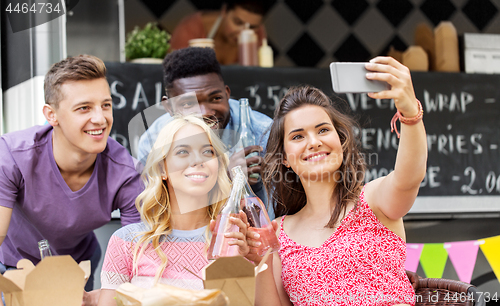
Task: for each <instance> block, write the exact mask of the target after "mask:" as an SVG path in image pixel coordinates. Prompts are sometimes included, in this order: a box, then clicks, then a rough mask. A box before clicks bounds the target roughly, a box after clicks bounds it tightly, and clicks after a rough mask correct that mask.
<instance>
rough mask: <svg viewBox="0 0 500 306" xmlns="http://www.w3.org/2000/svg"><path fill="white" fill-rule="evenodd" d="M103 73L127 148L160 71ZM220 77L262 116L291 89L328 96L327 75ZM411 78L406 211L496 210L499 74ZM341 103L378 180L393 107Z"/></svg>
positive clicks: (353, 97) (391, 151)
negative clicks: (416, 105) (412, 130)
mask: <svg viewBox="0 0 500 306" xmlns="http://www.w3.org/2000/svg"><path fill="white" fill-rule="evenodd" d="M107 68H108V81H109V83H110V88H111V92H112V96H113V103H114V110H113V111H114V120H115V121H114V125H113V131H112V136H113V137H114V138H115V139H117V140H118V141H119V142H120V143H122V144H123V145H124V146H126V147H128V148H129V149H131V148H133V147H134V144H135V145H136V143H137V141H138V135H140V134H141V133H142V132H141V131H135V132H134V134H135V136H130V137H129V133H128V126H129V122H130V121H131V120H132V118H134V116H136V117H135V120H137V119H138V118H140V114H139V113H140V112H141V110H144V109H146V108H148V110H147V113H148V114H152V113H154V115H153V118H154V117H155V116H156V117H158V116H160V115H161V114H163V113H164V110H163V109H162V107H161V105H160V104H159V101H160V100H161V96H162V95H163V94H164V92H163V85H162V68H161V65H140V64H128V63H126V64H120V63H107ZM222 72H223V77H224V80H225V81H226V84H227V85H229V87H230V88H231V96H232V97H233V98H235V99H239V98H242V97H247V98H249V101H250V105H251V107H252V108H253V109H255V110H258V111H260V112H262V113H265V114H267V115H269V116H270V117H273V112H274V109H275V107H276V105H277V104H278V103H279V101H280V99H281V97H282V96H283V95H284V94H285V93H286V91H287V90H288V88H289V87H291V86H295V85H300V84H310V85H313V86H316V87H318V88H321V89H322V90H323V91H325V93H326V94H327V95H330V96H334V93H333V90H332V86H331V78H330V74H329V70H328V69H314V68H271V69H269V68H256V67H255V68H250V67H238V66H224V67H223V70H222ZM412 79H413V84H414V87H415V93H416V95H417V98H418V99H419V100H420V101H421V102H422V105H423V108H424V124H425V127H426V131H427V141H428V148H429V158H428V165H427V175H426V177H425V180H424V181H423V182H422V185H421V189H420V193H419V197H418V199H417V202H416V203H415V205H414V208H413V209H412V212H414V213H429V212H434V213H439V212H443V213H450V212H452V213H464V212H465V213H466V212H500V148H499V146H500V90H499V88H500V75H482V74H463V73H412ZM341 98H342V99H343V101H340V102H337V103H339V107H340V108H342V109H344V110H346V111H348V112H350V113H351V114H352V115H353V116H355V117H356V118H357V119H358V120H359V122H360V124H361V129H360V130H359V131H358V132H359V133H360V136H361V144H362V147H363V150H364V152H365V159H366V161H367V162H368V163H369V164H370V168H369V171H368V172H367V178H368V179H369V180H371V179H374V178H377V177H380V176H383V175H386V174H387V173H389V172H390V171H391V170H392V169H393V167H394V162H395V157H396V149H397V145H398V139H397V136H396V134H395V133H391V132H390V126H389V123H390V120H391V118H392V116H393V115H394V113H395V111H396V110H395V108H394V104H393V103H391V102H392V101H390V100H374V99H371V98H369V97H368V96H367V95H366V94H347V95H342V96H341ZM335 100H336V101H338V99H335ZM145 113H146V112H145ZM142 118H143V119H144V116H143V117H142ZM148 118H150V117H148ZM148 122H149V120H148ZM143 129H144V128H143ZM131 143H132V145H131ZM132 154H134V150H133V149H132Z"/></svg>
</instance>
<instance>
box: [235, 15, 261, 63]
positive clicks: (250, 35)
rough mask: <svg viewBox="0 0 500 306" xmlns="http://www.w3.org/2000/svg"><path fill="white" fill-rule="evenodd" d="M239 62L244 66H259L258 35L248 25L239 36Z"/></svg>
mask: <svg viewBox="0 0 500 306" xmlns="http://www.w3.org/2000/svg"><path fill="white" fill-rule="evenodd" d="M238 61H239V64H240V65H242V66H257V65H258V64H259V58H258V54H257V35H256V34H255V32H254V31H253V30H252V29H250V25H249V24H248V23H247V24H245V29H244V30H242V31H241V32H240V34H239V35H238Z"/></svg>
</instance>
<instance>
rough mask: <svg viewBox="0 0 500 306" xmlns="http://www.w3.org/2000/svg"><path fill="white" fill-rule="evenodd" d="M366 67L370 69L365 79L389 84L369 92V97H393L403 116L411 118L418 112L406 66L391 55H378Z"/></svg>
mask: <svg viewBox="0 0 500 306" xmlns="http://www.w3.org/2000/svg"><path fill="white" fill-rule="evenodd" d="M366 69H367V70H369V71H371V72H369V73H367V74H366V78H367V79H369V80H378V81H385V82H387V83H388V84H389V85H390V86H391V89H389V90H384V91H381V92H377V93H369V94H368V96H369V97H370V98H372V99H394V103H395V105H396V108H397V109H398V110H399V111H400V112H401V113H402V114H403V116H405V117H408V118H411V117H414V116H416V115H417V114H418V112H419V109H418V102H417V98H416V97H415V91H414V89H413V84H412V81H411V74H410V70H409V69H408V67H406V66H404V65H403V64H401V63H399V62H398V61H397V60H395V59H394V58H392V57H384V56H379V57H376V58H374V59H372V60H370V62H369V63H368V64H366Z"/></svg>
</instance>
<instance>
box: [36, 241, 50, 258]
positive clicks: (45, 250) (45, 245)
mask: <svg viewBox="0 0 500 306" xmlns="http://www.w3.org/2000/svg"><path fill="white" fill-rule="evenodd" d="M38 249H39V250H40V260H42V259H44V258H45V257H48V256H52V252H51V251H50V248H49V242H48V241H47V240H46V239H43V240H40V241H38Z"/></svg>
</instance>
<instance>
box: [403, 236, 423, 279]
mask: <svg viewBox="0 0 500 306" xmlns="http://www.w3.org/2000/svg"><path fill="white" fill-rule="evenodd" d="M423 247H424V244H423V243H407V244H406V263H405V269H406V270H408V271H411V272H417V268H418V262H419V261H420V254H421V253H422V249H423Z"/></svg>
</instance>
